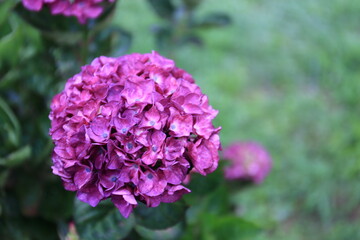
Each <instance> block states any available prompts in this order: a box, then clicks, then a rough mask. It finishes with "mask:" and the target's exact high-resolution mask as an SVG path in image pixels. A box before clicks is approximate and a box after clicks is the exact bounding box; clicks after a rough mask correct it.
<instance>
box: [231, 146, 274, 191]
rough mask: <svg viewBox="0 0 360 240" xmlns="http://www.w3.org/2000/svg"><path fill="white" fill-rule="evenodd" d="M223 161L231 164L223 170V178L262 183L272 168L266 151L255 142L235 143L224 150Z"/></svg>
mask: <svg viewBox="0 0 360 240" xmlns="http://www.w3.org/2000/svg"><path fill="white" fill-rule="evenodd" d="M224 159H225V160H229V161H230V162H231V163H230V165H229V166H226V167H225V168H224V171H225V178H227V179H229V180H234V179H244V180H250V181H252V182H254V183H256V184H260V183H262V182H263V180H264V178H265V177H266V176H267V175H268V174H269V172H270V170H271V167H272V160H271V157H270V155H269V154H268V152H267V151H266V149H265V148H264V147H263V146H261V145H260V144H259V143H256V142H235V143H233V144H231V145H230V146H228V147H227V148H225V149H224Z"/></svg>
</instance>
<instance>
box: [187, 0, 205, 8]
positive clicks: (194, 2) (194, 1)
mask: <svg viewBox="0 0 360 240" xmlns="http://www.w3.org/2000/svg"><path fill="white" fill-rule="evenodd" d="M201 1H202V0H183V2H184V3H185V6H186V8H187V9H189V10H194V9H195V8H196V7H197V6H199V4H200V3H201Z"/></svg>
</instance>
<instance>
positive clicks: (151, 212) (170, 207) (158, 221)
mask: <svg viewBox="0 0 360 240" xmlns="http://www.w3.org/2000/svg"><path fill="white" fill-rule="evenodd" d="M186 209H187V206H186V204H185V203H184V202H183V201H177V202H174V203H161V204H160V205H159V206H158V207H156V208H148V207H146V205H144V204H139V206H138V207H137V208H135V219H136V223H137V224H139V225H141V226H144V227H146V228H149V229H166V228H169V227H172V226H174V225H175V224H177V223H179V222H181V221H183V220H184V218H185V213H186Z"/></svg>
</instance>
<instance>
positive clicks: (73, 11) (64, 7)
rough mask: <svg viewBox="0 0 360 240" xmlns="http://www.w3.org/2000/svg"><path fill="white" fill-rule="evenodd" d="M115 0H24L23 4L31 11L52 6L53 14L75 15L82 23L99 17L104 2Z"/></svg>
mask: <svg viewBox="0 0 360 240" xmlns="http://www.w3.org/2000/svg"><path fill="white" fill-rule="evenodd" d="M106 1H108V2H114V1H115V0H22V2H23V5H24V6H25V7H26V8H27V9H29V10H31V11H40V10H41V9H42V8H43V7H45V6H47V7H49V8H50V11H51V13H52V14H54V15H57V14H60V15H64V16H67V17H70V16H74V17H76V18H77V19H78V20H79V22H80V23H85V22H86V20H87V19H89V18H97V17H98V16H100V14H101V13H102V11H103V7H102V6H101V4H102V3H103V2H106Z"/></svg>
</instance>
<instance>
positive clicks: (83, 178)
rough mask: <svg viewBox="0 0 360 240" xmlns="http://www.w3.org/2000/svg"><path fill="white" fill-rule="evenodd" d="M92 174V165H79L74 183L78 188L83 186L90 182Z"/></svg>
mask: <svg viewBox="0 0 360 240" xmlns="http://www.w3.org/2000/svg"><path fill="white" fill-rule="evenodd" d="M91 176H92V170H91V168H90V167H80V166H79V167H78V170H77V171H76V173H75V175H74V183H75V185H76V186H77V187H78V189H80V188H82V187H83V186H84V185H85V184H86V183H88V182H89V180H90V179H91Z"/></svg>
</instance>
